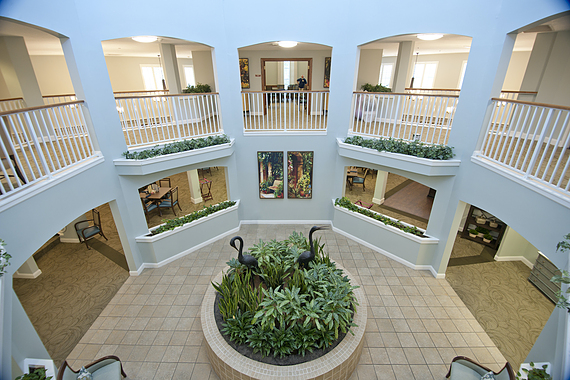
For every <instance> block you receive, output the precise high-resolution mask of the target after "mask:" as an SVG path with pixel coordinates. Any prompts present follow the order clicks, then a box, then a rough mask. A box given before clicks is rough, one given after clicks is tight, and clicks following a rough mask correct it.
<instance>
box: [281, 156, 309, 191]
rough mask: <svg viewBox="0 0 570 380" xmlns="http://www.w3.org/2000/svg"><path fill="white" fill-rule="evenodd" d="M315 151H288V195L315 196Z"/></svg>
mask: <svg viewBox="0 0 570 380" xmlns="http://www.w3.org/2000/svg"><path fill="white" fill-rule="evenodd" d="M313 155H314V152H287V197H288V198H301V199H311V198H312V197H313Z"/></svg>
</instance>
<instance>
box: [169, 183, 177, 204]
mask: <svg viewBox="0 0 570 380" xmlns="http://www.w3.org/2000/svg"><path fill="white" fill-rule="evenodd" d="M170 201H171V202H172V205H175V204H176V202H178V186H176V187H175V188H174V189H171V190H170Z"/></svg>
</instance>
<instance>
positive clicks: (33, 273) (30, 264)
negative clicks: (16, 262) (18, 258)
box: [13, 256, 42, 279]
mask: <svg viewBox="0 0 570 380" xmlns="http://www.w3.org/2000/svg"><path fill="white" fill-rule="evenodd" d="M40 274H42V271H41V270H40V268H38V264H37V263H36V260H35V259H34V256H31V257H30V258H29V259H28V260H26V262H25V263H23V264H22V266H21V267H20V268H18V270H17V271H16V273H14V275H13V278H28V279H34V278H36V277H38V276H39V275H40Z"/></svg>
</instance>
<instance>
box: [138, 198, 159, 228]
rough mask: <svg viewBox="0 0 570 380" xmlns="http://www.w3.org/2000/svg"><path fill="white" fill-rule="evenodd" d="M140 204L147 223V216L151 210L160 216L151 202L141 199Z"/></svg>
mask: <svg viewBox="0 0 570 380" xmlns="http://www.w3.org/2000/svg"><path fill="white" fill-rule="evenodd" d="M141 202H142V206H143V210H144V216H145V217H146V221H147V222H148V215H149V213H150V212H151V211H152V210H158V211H159V214H160V210H159V209H158V206H157V204H156V203H154V202H152V201H148V200H146V199H144V198H141ZM161 215H162V214H161Z"/></svg>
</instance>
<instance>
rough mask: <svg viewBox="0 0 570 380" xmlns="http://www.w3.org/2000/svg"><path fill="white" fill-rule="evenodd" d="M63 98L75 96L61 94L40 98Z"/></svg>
mask: <svg viewBox="0 0 570 380" xmlns="http://www.w3.org/2000/svg"><path fill="white" fill-rule="evenodd" d="M64 96H75V94H61V95H42V98H60V97H64Z"/></svg>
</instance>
